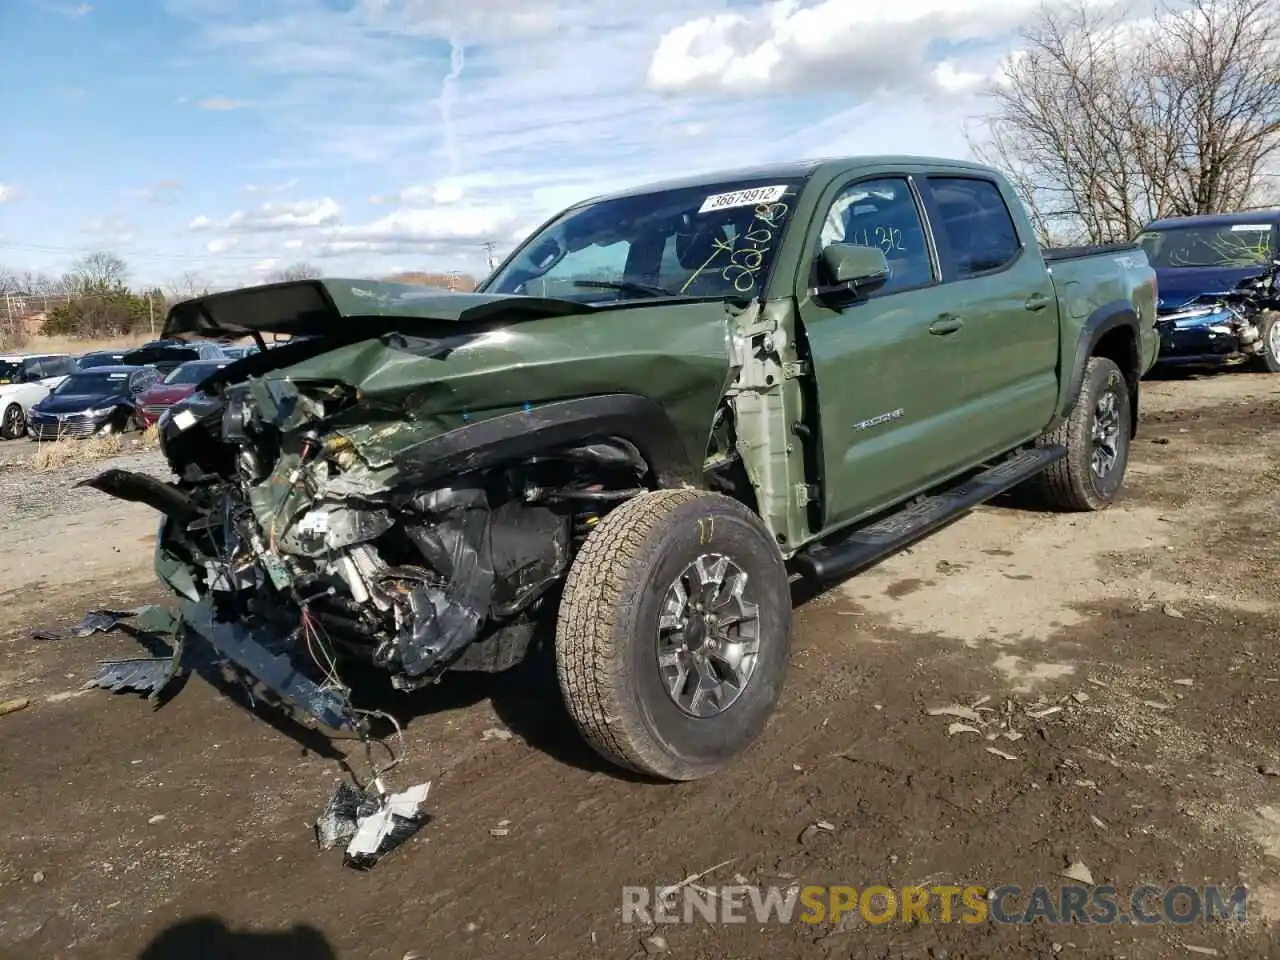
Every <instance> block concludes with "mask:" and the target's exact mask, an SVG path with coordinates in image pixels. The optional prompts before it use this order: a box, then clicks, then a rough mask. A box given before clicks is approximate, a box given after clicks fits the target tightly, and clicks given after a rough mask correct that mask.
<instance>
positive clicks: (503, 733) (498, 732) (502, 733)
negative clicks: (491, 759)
mask: <svg viewBox="0 0 1280 960" xmlns="http://www.w3.org/2000/svg"><path fill="white" fill-rule="evenodd" d="M512 736H513V734H512V733H511V731H510V730H504V729H502V728H501V727H490V728H489V729H488V730H486V731H485V732H484V733H482V734H480V739H481V740H510V739H511V738H512Z"/></svg>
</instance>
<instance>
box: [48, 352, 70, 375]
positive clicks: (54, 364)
mask: <svg viewBox="0 0 1280 960" xmlns="http://www.w3.org/2000/svg"><path fill="white" fill-rule="evenodd" d="M46 364H47V366H46V367H45V369H46V371H47V372H46V373H45V376H46V377H65V376H67V375H68V374H72V373H75V370H76V360H75V357H56V358H54V359H50V360H47V361H46Z"/></svg>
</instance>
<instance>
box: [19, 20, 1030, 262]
mask: <svg viewBox="0 0 1280 960" xmlns="http://www.w3.org/2000/svg"><path fill="white" fill-rule="evenodd" d="M1039 4H1040V0H1000V2H991V0H896V2H893V3H873V2H871V0H779V2H768V3H760V2H752V0H644V2H639V3H637V2H632V0H540V2H538V3H532V2H529V0H525V2H523V3H522V2H517V0H468V2H466V3H460V2H456V0H455V2H448V3H446V2H444V0H94V2H84V3H76V2H74V0H0V38H2V39H3V41H4V46H3V48H4V51H5V52H4V56H3V58H0V95H2V96H3V103H4V109H3V111H2V112H0V133H3V134H4V138H5V140H4V142H5V145H6V146H5V149H4V150H3V151H0V264H2V265H4V266H7V267H12V268H16V269H32V270H41V271H46V272H49V273H55V274H56V273H60V272H61V271H62V270H64V269H66V268H67V267H68V266H69V265H70V264H71V262H72V261H74V260H75V259H76V258H77V257H78V256H80V255H82V254H84V253H86V252H90V251H94V250H110V251H112V252H115V253H118V254H119V255H120V256H122V257H123V258H124V259H125V260H126V261H127V263H128V264H129V266H130V268H131V273H132V279H133V281H134V282H136V283H139V284H141V283H161V284H164V283H168V282H171V281H172V280H173V279H174V278H176V277H179V276H181V275H182V274H184V273H188V272H195V273H197V274H199V275H200V276H201V277H202V278H203V279H205V280H206V281H208V282H210V283H212V284H214V285H217V286H230V285H239V284H242V283H253V282H257V281H259V280H261V278H262V277H264V276H266V275H267V274H269V273H270V272H271V271H272V270H275V269H278V268H280V267H283V266H285V265H287V264H290V263H293V262H297V261H305V262H308V263H311V264H314V265H315V266H317V267H319V268H320V269H321V270H322V271H323V272H324V273H326V274H328V275H331V276H382V275H386V274H388V273H394V272H399V271H403V270H432V271H448V270H459V271H462V272H466V273H471V274H473V275H475V276H483V275H484V274H485V273H486V272H487V270H486V249H485V246H484V244H485V243H486V242H492V243H493V244H494V245H495V252H496V254H497V255H498V256H501V255H503V254H505V253H506V252H507V251H508V250H510V249H511V248H512V247H513V245H514V244H515V243H517V242H518V240H519V239H520V238H521V237H523V236H525V235H527V234H528V233H529V232H530V231H531V230H533V229H535V228H536V227H537V226H538V225H539V224H540V223H541V222H543V221H544V220H545V219H546V218H547V217H549V216H550V215H552V214H554V213H555V212H556V211H557V210H559V209H561V208H563V207H564V206H566V205H568V204H570V203H573V202H576V201H578V200H581V199H584V198H586V197H589V196H593V195H596V194H599V193H602V192H608V191H610V190H614V189H621V188H624V187H630V186H633V185H636V184H641V183H644V182H646V181H651V180H658V179H662V178H664V177H668V176H672V175H685V174H692V173H701V172H709V171H714V170H717V169H725V168H733V167H739V166H746V165H752V164H757V163H762V162H768V161H772V160H789V159H803V158H810V157H822V156H834V155H846V154H859V153H864V154H866V153H870V154H876V153H914V154H927V155H934V156H947V157H960V158H965V157H969V156H971V152H970V148H969V145H968V142H967V140H966V136H965V131H966V128H967V127H968V128H971V127H972V124H973V123H974V122H975V120H977V118H979V117H980V116H981V114H982V113H983V111H984V110H985V109H987V106H986V104H985V103H984V101H983V100H982V99H981V90H982V88H983V86H984V84H986V83H988V82H989V81H990V79H991V78H992V77H993V76H994V75H995V74H996V72H997V71H998V68H999V64H1000V62H1001V60H1002V58H1003V57H1005V56H1006V55H1008V54H1009V52H1010V51H1011V50H1012V48H1013V44H1014V37H1015V29H1016V27H1017V26H1018V24H1019V22H1020V20H1022V19H1023V18H1025V17H1026V16H1028V15H1029V14H1031V13H1032V12H1034V10H1035V9H1037V8H1038V7H1039Z"/></svg>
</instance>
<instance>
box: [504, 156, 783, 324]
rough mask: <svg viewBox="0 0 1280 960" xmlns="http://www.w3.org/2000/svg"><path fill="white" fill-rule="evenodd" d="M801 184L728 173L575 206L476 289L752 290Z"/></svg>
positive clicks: (621, 293)
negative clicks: (719, 178) (710, 180)
mask: <svg viewBox="0 0 1280 960" xmlns="http://www.w3.org/2000/svg"><path fill="white" fill-rule="evenodd" d="M803 182H804V181H803V180H802V179H795V178H793V179H786V178H779V179H770V180H759V179H756V180H734V181H726V182H722V183H715V184H704V185H702V186H698V187H681V188H679V189H672V190H656V191H654V192H652V193H643V194H638V195H635V196H630V197H620V198H618V199H615V200H601V201H599V202H596V203H593V204H590V205H588V206H584V207H577V208H575V209H573V210H570V211H569V212H567V213H565V214H564V215H562V216H560V217H557V218H556V219H555V220H554V221H553V222H552V223H551V224H549V225H548V226H546V227H544V228H543V229H542V230H540V231H539V232H538V233H536V234H534V235H533V236H532V237H530V238H529V239H528V240H527V241H525V243H524V245H523V246H522V247H521V248H520V249H519V250H518V251H517V253H516V255H515V256H514V257H513V258H512V259H511V261H510V262H509V263H508V264H507V266H505V267H504V268H502V269H501V270H500V271H499V272H497V273H496V274H494V275H493V276H492V277H491V278H490V279H489V280H487V281H486V282H485V283H484V284H482V285H481V291H482V292H484V293H513V294H527V295H530V296H535V297H558V298H562V299H565V300H578V301H603V300H634V299H637V298H646V297H662V296H670V297H694V298H700V297H706V298H715V299H720V298H724V297H755V296H758V295H759V294H760V293H761V292H762V291H763V289H764V287H765V285H766V283H767V282H768V278H769V271H770V269H771V267H772V266H773V260H774V256H775V255H776V254H777V250H778V245H779V243H780V241H781V239H782V231H783V230H784V229H785V227H786V224H787V218H788V217H789V216H790V214H791V211H792V210H793V209H794V207H795V198H796V194H797V193H798V192H799V190H800V187H801V186H802V184H803Z"/></svg>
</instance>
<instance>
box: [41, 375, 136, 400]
mask: <svg viewBox="0 0 1280 960" xmlns="http://www.w3.org/2000/svg"><path fill="white" fill-rule="evenodd" d="M128 392H129V374H127V373H105V372H104V373H73V374H71V376H69V377H67V379H65V380H63V381H62V382H61V383H60V384H58V385H57V387H55V388H54V390H53V395H54V396H55V397H66V396H72V395H75V394H97V395H102V396H108V395H111V396H114V395H117V394H120V395H123V394H125V393H128Z"/></svg>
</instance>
